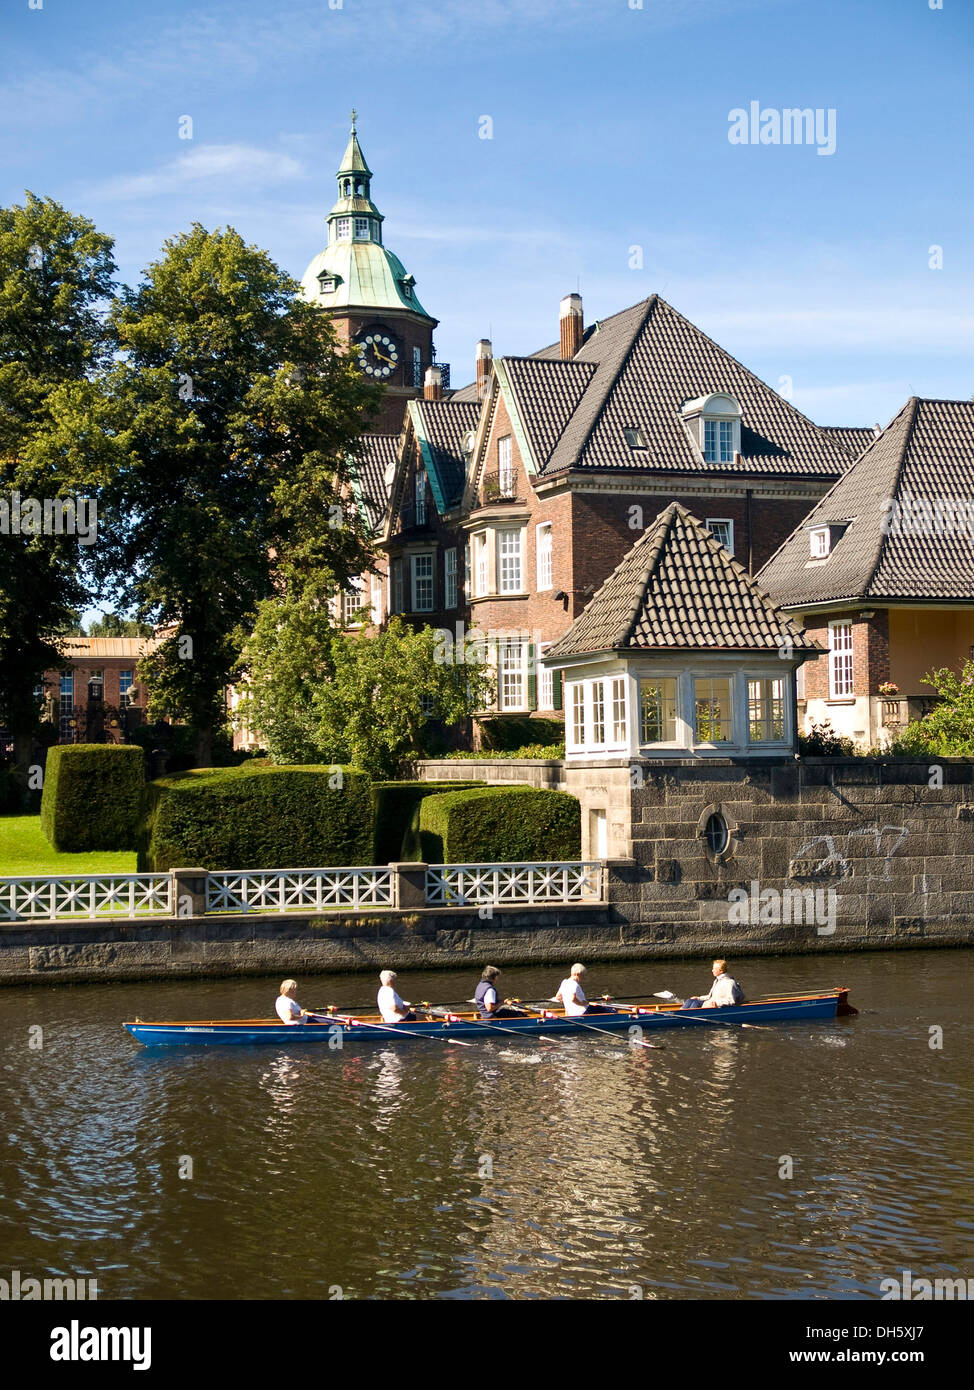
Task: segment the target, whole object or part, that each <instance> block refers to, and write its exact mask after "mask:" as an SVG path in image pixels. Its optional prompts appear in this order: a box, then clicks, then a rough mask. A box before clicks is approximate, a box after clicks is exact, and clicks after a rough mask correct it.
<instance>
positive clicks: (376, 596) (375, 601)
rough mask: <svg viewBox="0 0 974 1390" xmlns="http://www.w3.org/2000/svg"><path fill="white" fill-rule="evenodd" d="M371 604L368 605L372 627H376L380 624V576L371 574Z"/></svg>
mask: <svg viewBox="0 0 974 1390" xmlns="http://www.w3.org/2000/svg"><path fill="white" fill-rule="evenodd" d="M370 596H371V603H370V605H369V607H370V612H371V617H372V625H373V627H378V626H379V624H380V623H381V622H382V575H381V574H373V575H372V576H371V580H370Z"/></svg>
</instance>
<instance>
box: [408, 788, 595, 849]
mask: <svg viewBox="0 0 974 1390" xmlns="http://www.w3.org/2000/svg"><path fill="white" fill-rule="evenodd" d="M418 825H419V850H420V853H421V855H422V858H423V859H424V860H425V861H426V863H427V864H488V863H496V862H498V861H500V862H502V863H503V862H513V861H519V860H525V859H527V860H530V859H535V860H551V859H580V858H581V856H582V808H581V805H580V804H579V802H578V800H577V799H576V798H575V797H574V796H569V795H568V794H567V793H566V792H552V791H537V790H535V788H533V787H484V788H482V789H478V790H473V791H460V792H446V793H444V794H441V795H440V796H429V797H427V798H426V799H425V800H424V801H422V802H421V803H420V805H419V808H418Z"/></svg>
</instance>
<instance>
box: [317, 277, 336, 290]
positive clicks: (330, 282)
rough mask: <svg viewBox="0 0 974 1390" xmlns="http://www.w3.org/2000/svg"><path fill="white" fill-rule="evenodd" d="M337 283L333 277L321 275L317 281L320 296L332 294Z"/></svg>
mask: <svg viewBox="0 0 974 1390" xmlns="http://www.w3.org/2000/svg"><path fill="white" fill-rule="evenodd" d="M337 283H338V282H337V281H336V279H335V277H334V275H322V276H321V278H320V279H319V281H318V284H319V285H320V286H321V293H322V294H334V293H335V288H336V286H337Z"/></svg>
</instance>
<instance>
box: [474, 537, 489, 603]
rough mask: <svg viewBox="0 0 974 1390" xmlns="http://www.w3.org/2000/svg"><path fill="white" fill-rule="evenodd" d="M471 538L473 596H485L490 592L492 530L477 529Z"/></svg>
mask: <svg viewBox="0 0 974 1390" xmlns="http://www.w3.org/2000/svg"><path fill="white" fill-rule="evenodd" d="M470 540H471V543H472V545H473V597H474V598H485V597H486V596H487V594H489V593H490V532H489V531H475V532H474V533H473V535H472V536H471V537H470Z"/></svg>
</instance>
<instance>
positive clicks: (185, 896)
mask: <svg viewBox="0 0 974 1390" xmlns="http://www.w3.org/2000/svg"><path fill="white" fill-rule="evenodd" d="M169 872H170V874H171V875H172V902H173V912H174V914H175V916H177V917H202V916H203V915H204V914H205V912H206V883H207V879H208V878H209V874H208V872H207V870H206V869H170V871H169Z"/></svg>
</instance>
